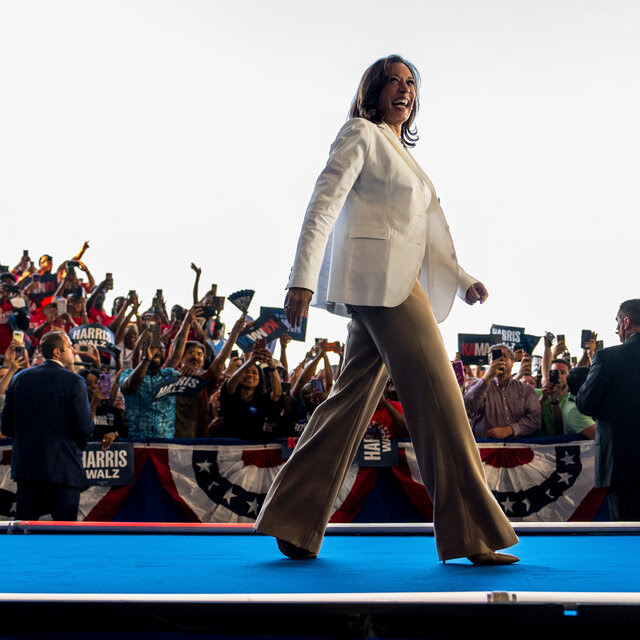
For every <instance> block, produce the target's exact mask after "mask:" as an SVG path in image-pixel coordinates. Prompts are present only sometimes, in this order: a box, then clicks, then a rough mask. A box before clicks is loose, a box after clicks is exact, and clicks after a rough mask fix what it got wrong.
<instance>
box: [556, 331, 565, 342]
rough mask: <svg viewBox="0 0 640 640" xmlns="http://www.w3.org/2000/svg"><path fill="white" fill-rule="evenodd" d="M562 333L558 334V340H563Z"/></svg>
mask: <svg viewBox="0 0 640 640" xmlns="http://www.w3.org/2000/svg"><path fill="white" fill-rule="evenodd" d="M564 341H565V340H564V333H559V334H558V342H564Z"/></svg>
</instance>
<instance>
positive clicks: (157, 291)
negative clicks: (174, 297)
mask: <svg viewBox="0 0 640 640" xmlns="http://www.w3.org/2000/svg"><path fill="white" fill-rule="evenodd" d="M156 298H162V289H156Z"/></svg>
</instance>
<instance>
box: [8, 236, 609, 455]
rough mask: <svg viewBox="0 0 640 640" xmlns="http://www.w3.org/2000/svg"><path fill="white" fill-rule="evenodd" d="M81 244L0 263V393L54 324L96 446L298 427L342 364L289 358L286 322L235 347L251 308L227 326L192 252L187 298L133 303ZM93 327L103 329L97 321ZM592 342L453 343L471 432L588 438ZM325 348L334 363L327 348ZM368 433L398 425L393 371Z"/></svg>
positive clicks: (320, 350) (36, 354)
mask: <svg viewBox="0 0 640 640" xmlns="http://www.w3.org/2000/svg"><path fill="white" fill-rule="evenodd" d="M87 249H88V243H85V245H84V246H83V247H82V249H81V250H80V251H79V252H78V254H77V255H75V256H73V257H72V258H70V259H68V260H63V261H62V262H61V263H60V264H59V265H58V266H57V267H56V269H55V270H54V262H53V258H52V257H51V256H50V255H43V256H41V257H40V258H39V260H38V261H37V263H35V262H34V261H33V260H32V259H31V257H30V256H29V255H28V252H24V255H23V256H22V258H21V259H20V260H19V262H18V263H17V265H16V266H15V267H13V268H10V267H9V266H5V267H1V266H0V354H1V356H2V359H3V363H2V368H1V369H0V399H1V398H3V394H4V393H5V391H6V388H7V386H8V384H9V382H10V380H11V378H12V377H13V376H14V375H15V374H16V373H17V372H18V371H19V370H20V369H22V368H26V367H30V366H35V365H37V364H39V363H40V362H42V355H41V354H40V351H39V342H40V340H41V339H42V337H43V336H44V335H45V334H46V333H48V332H50V331H64V332H66V333H67V334H69V335H70V337H71V338H72V342H73V343H74V344H75V350H76V356H75V358H76V362H75V364H74V369H75V371H77V372H78V373H79V374H80V375H82V376H83V378H84V379H85V381H86V386H87V394H88V397H89V400H90V405H91V410H92V413H93V419H94V424H95V432H94V438H99V439H101V440H102V442H103V446H104V447H108V446H109V445H110V444H111V443H112V442H113V441H114V440H115V439H116V438H118V437H120V438H134V439H139V438H181V439H184V438H211V437H227V438H239V439H242V440H248V441H251V442H258V443H263V442H269V441H271V440H273V439H276V438H281V437H292V436H297V435H299V434H300V433H301V432H302V430H303V429H304V427H305V425H306V423H307V421H308V419H309V417H310V416H311V414H312V413H313V411H314V409H315V407H316V406H317V405H318V404H319V403H320V402H322V400H324V399H325V398H326V396H327V394H328V393H329V391H330V389H331V387H332V385H333V383H334V380H335V379H336V378H337V376H338V374H339V371H340V367H341V365H342V358H343V350H344V347H343V345H342V344H340V343H339V342H327V341H318V342H316V343H314V344H313V345H312V346H311V348H310V349H309V351H308V352H307V354H306V356H305V358H304V359H303V360H302V361H301V362H299V363H297V364H295V365H293V366H291V364H290V363H289V361H288V357H287V347H288V345H289V344H290V341H291V337H290V336H289V335H287V334H284V335H282V336H280V337H279V338H278V339H277V340H276V341H273V342H272V343H270V344H263V343H260V342H259V343H257V344H256V345H255V347H254V348H253V350H251V351H249V352H247V353H242V352H241V350H239V349H238V348H237V346H236V341H237V340H238V337H239V336H240V335H241V333H242V331H243V330H244V329H245V328H247V326H249V325H250V323H251V320H250V318H249V317H248V316H247V315H246V314H245V313H242V312H240V311H239V310H238V313H237V315H236V317H231V318H230V321H231V322H233V324H232V325H231V329H230V330H229V331H227V330H226V326H225V323H224V319H225V314H229V313H230V309H227V310H226V311H223V308H224V305H223V304H221V300H224V298H221V297H220V296H218V295H217V291H216V288H215V287H212V289H211V290H209V291H207V292H206V293H205V294H204V295H203V296H200V295H199V293H198V288H199V280H200V275H201V270H200V269H199V268H198V267H197V266H196V265H194V264H192V265H191V268H192V269H193V271H194V274H195V276H194V279H195V282H194V288H193V304H192V306H191V307H190V308H184V307H182V306H180V305H177V304H174V305H173V306H171V308H170V309H168V307H167V302H166V301H165V299H164V296H163V292H162V290H161V289H158V290H157V291H156V295H155V296H154V298H153V300H152V303H151V305H150V306H149V307H148V308H146V309H142V308H141V305H140V301H139V299H138V296H137V294H136V291H135V290H133V289H131V290H129V291H128V293H126V295H116V296H115V298H114V300H113V304H112V308H111V309H110V311H107V310H106V309H105V299H106V297H107V295H108V294H109V292H110V291H113V293H114V294H120V293H122V292H124V291H125V290H126V289H127V286H120V284H119V283H118V290H115V289H114V279H113V277H112V275H111V274H106V277H105V278H104V280H102V281H100V282H96V281H95V279H94V277H93V275H92V274H91V272H90V270H89V268H88V267H87V265H86V263H85V261H83V257H84V254H85V252H86V251H87ZM126 284H128V283H126ZM102 327H105V328H107V329H108V330H109V332H110V333H109V334H108V335H109V336H111V335H112V342H110V343H107V342H108V341H105V336H104V335H101V334H100V332H99V331H97V329H99V328H102ZM83 328H84V329H85V331H80V329H83ZM74 329H75V332H74ZM93 329H96V330H95V331H94V330H93ZM595 348H596V342H595V336H594V339H593V340H591V341H589V343H588V344H587V347H586V348H585V349H584V352H583V353H582V354H581V358H580V360H579V361H576V359H575V358H574V359H572V358H571V356H570V354H569V353H568V352H567V349H566V346H565V344H564V342H563V341H561V340H559V341H558V342H557V343H556V344H554V342H553V338H552V336H551V335H549V334H547V335H546V336H545V337H544V353H543V356H542V358H541V361H540V363H539V364H538V366H536V367H535V368H534V367H533V359H532V356H531V354H529V353H526V352H525V351H524V350H522V349H517V350H515V351H513V350H512V349H511V348H510V347H509V346H507V345H496V346H495V347H494V349H493V350H492V354H493V357H492V360H491V362H490V363H489V364H488V365H487V366H486V367H475V368H474V367H470V366H462V365H461V362H458V360H460V359H459V357H458V356H457V354H456V357H455V358H454V362H453V364H454V366H453V369H454V370H456V371H457V372H458V381H459V383H460V388H461V392H462V393H463V395H464V399H465V404H466V407H467V411H468V414H469V417H470V421H471V424H472V427H473V430H474V434H475V435H476V437H478V438H499V439H502V438H509V437H524V436H526V437H536V436H550V435H560V434H563V433H572V434H580V435H582V436H583V437H590V438H592V437H593V433H594V428H593V426H592V425H593V421H592V420H591V419H590V418H589V417H588V416H581V415H580V414H579V413H577V409H576V408H575V402H574V400H575V396H576V394H577V391H578V389H579V386H580V384H581V383H582V382H583V381H584V378H585V375H586V371H588V367H589V366H590V363H591V358H592V356H593V353H594V350H595ZM331 353H333V356H332V358H333V360H334V361H337V363H336V362H334V363H333V364H332V363H331V362H330V359H329V354H331ZM456 365H458V366H456ZM514 368H516V369H517V371H516V372H515V373H514ZM0 408H1V406H0ZM365 437H376V438H377V437H401V438H402V437H408V431H407V427H406V424H405V421H404V416H403V413H402V406H401V404H400V403H399V401H398V398H397V396H396V394H395V390H394V387H393V383H392V381H391V380H390V381H389V384H388V385H387V388H386V389H385V392H384V394H383V395H382V397H381V398H380V401H379V404H378V407H377V410H376V412H375V414H374V416H373V418H372V420H371V422H370V425H369V428H368V430H367V433H366V434H365Z"/></svg>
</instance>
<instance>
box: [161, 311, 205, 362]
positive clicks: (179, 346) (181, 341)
mask: <svg viewBox="0 0 640 640" xmlns="http://www.w3.org/2000/svg"><path fill="white" fill-rule="evenodd" d="M200 315H202V307H198V306H194V307H191V309H189V311H187V313H186V314H185V316H184V319H183V320H182V325H181V326H180V329H179V331H178V333H177V335H176V337H175V340H174V341H173V344H172V345H171V353H170V354H169V357H168V358H167V362H166V366H167V367H171V368H172V369H175V368H176V367H177V366H178V364H179V363H180V360H182V356H183V355H184V347H185V344H186V343H187V336H188V335H189V329H191V325H192V324H193V322H194V320H195V319H196V318H197V317H198V316H200Z"/></svg>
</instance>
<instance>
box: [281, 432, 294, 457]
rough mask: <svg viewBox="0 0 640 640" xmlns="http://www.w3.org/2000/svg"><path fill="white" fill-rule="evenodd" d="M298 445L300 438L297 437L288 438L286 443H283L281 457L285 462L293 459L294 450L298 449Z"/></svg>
mask: <svg viewBox="0 0 640 640" xmlns="http://www.w3.org/2000/svg"><path fill="white" fill-rule="evenodd" d="M296 444H298V438H296V437H290V438H287V440H286V442H283V443H282V448H281V449H280V455H281V456H282V459H283V460H288V459H289V458H290V457H291V454H292V453H293V450H294V449H295V448H296Z"/></svg>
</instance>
